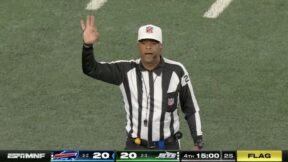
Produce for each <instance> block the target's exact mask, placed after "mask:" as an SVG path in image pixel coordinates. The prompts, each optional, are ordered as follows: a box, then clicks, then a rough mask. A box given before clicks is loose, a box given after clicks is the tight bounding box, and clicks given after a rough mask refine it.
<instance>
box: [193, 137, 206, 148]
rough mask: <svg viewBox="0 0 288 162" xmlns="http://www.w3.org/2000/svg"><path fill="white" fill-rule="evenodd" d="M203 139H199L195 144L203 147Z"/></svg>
mask: <svg viewBox="0 0 288 162" xmlns="http://www.w3.org/2000/svg"><path fill="white" fill-rule="evenodd" d="M203 145H204V143H203V140H202V139H198V140H197V141H196V142H195V143H194V146H198V147H199V148H200V149H202V148H203Z"/></svg>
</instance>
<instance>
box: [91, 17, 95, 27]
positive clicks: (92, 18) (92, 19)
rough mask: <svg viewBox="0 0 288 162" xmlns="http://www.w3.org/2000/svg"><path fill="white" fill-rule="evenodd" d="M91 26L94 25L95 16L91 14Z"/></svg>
mask: <svg viewBox="0 0 288 162" xmlns="http://www.w3.org/2000/svg"><path fill="white" fill-rule="evenodd" d="M91 26H92V27H94V26H95V17H94V16H91Z"/></svg>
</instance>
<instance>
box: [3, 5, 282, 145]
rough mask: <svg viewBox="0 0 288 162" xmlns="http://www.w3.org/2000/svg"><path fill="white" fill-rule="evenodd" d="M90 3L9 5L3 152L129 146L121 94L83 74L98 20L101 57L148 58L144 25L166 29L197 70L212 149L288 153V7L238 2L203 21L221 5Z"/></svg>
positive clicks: (167, 52) (167, 44)
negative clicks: (84, 26) (85, 31)
mask: <svg viewBox="0 0 288 162" xmlns="http://www.w3.org/2000/svg"><path fill="white" fill-rule="evenodd" d="M88 2H89V0H25V1H24V0H22V1H20V0H1V1H0V66H1V67H0V149H5V150H6V149H116V150H122V149H123V148H124V143H125V141H126V133H125V122H126V121H125V120H126V117H125V112H124V107H123V102H122V98H121V93H120V90H119V88H118V87H117V86H112V85H109V84H107V83H103V82H101V81H97V80H94V79H92V78H89V77H87V76H85V75H84V74H83V73H82V67H81V51H82V31H81V28H80V20H81V19H84V18H85V17H86V15H88V14H92V15H95V17H96V24H97V27H98V31H99V33H100V40H99V42H98V44H97V46H96V47H95V51H96V54H95V55H96V58H97V59H98V60H100V61H114V60H119V59H121V60H122V59H128V60H130V59H137V58H138V56H139V54H138V49H137V47H136V43H137V42H136V39H137V30H138V27H139V26H141V25H144V24H149V23H151V24H155V25H158V26H160V27H161V28H162V30H163V34H164V35H163V42H164V52H163V56H164V57H167V58H169V59H173V60H176V61H180V62H182V63H183V64H184V65H185V67H186V68H187V70H188V71H189V73H190V77H191V80H192V84H193V87H194V91H195V94H196V98H197V100H198V103H199V105H200V115H201V120H202V127H203V132H204V141H205V149H206V150H236V149H288V140H287V139H288V93H287V91H288V72H287V70H288V65H287V63H288V46H287V40H288V1H287V0H234V1H233V2H231V4H230V5H229V6H228V7H227V8H226V9H225V10H224V11H223V13H222V14H221V15H220V16H219V17H217V18H215V19H209V18H204V17H203V15H204V13H205V12H206V11H207V10H208V9H209V8H210V6H211V5H212V4H213V3H214V2H215V0H145V1H144V0H143V1H142V0H108V1H107V2H106V3H105V4H104V5H103V6H102V7H101V8H100V9H98V10H97V11H88V10H86V9H85V8H86V6H87V3H88ZM179 110H180V109H179ZM179 113H180V114H182V112H181V110H180V111H179ZM181 117H182V121H181V131H182V132H183V133H184V138H183V139H182V140H181V145H182V149H183V150H190V149H191V148H192V144H193V142H192V138H191V136H190V133H189V130H188V127H187V124H186V121H185V120H184V119H183V118H184V117H183V114H182V115H181Z"/></svg>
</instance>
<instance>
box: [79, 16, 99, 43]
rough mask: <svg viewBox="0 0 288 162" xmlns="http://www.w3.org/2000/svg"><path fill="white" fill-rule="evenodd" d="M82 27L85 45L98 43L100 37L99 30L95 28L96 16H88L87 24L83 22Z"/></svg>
mask: <svg viewBox="0 0 288 162" xmlns="http://www.w3.org/2000/svg"><path fill="white" fill-rule="evenodd" d="M81 27H82V31H83V42H84V43H85V44H93V43H96V42H97V40H98V37H99V33H98V32H97V28H96V26H95V18H94V16H87V19H86V23H84V21H83V20H81Z"/></svg>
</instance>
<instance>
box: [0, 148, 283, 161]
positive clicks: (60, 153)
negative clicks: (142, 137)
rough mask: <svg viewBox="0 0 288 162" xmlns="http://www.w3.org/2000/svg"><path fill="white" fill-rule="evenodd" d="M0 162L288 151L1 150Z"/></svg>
mask: <svg viewBox="0 0 288 162" xmlns="http://www.w3.org/2000/svg"><path fill="white" fill-rule="evenodd" d="M0 162H288V150H237V151H170V150H169V151H168V150H166V151H165V150H161V151H133V150H129V151H126V150H125V151H115V150H52V151H51V150H0Z"/></svg>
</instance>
